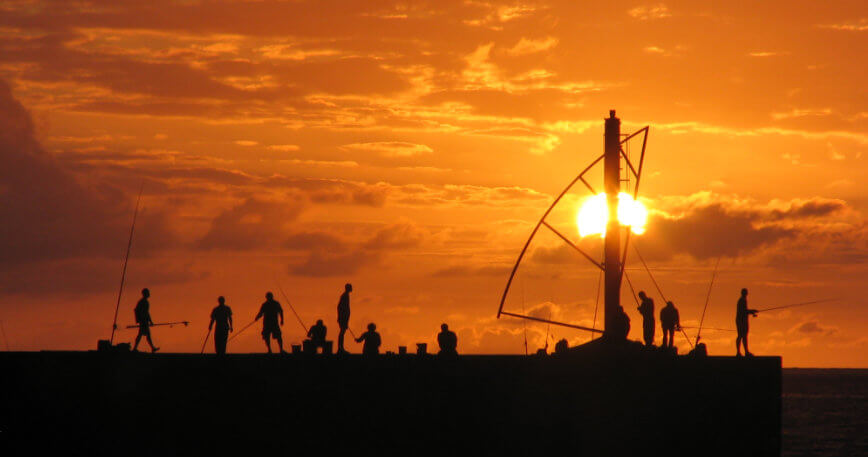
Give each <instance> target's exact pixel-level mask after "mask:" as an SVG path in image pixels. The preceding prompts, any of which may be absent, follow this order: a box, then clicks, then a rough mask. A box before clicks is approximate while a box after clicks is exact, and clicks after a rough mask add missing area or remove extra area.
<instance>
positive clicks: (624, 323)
mask: <svg viewBox="0 0 868 457" xmlns="http://www.w3.org/2000/svg"><path fill="white" fill-rule="evenodd" d="M613 324H615V328H613V329H612V335H613V336H614V337H615V339H616V340H618V341H622V340H626V339H627V335H629V334H630V316H628V315H627V313H625V312H624V307H623V306H620V305H619V306H618V309H617V311H616V313H615V319H614V320H613Z"/></svg>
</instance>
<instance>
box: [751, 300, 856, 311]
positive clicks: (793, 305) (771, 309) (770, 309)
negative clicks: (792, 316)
mask: <svg viewBox="0 0 868 457" xmlns="http://www.w3.org/2000/svg"><path fill="white" fill-rule="evenodd" d="M836 300H840V299H839V298H826V299H823V300H814V301H806V302H802V303H793V304H791V305H782V306H773V307H771V308H763V309H758V310H756V312H758V313H764V312H766V311H775V310H779V309H787V308H795V307H796V306H805V305H813V304H815V303H825V302H830V301H836Z"/></svg>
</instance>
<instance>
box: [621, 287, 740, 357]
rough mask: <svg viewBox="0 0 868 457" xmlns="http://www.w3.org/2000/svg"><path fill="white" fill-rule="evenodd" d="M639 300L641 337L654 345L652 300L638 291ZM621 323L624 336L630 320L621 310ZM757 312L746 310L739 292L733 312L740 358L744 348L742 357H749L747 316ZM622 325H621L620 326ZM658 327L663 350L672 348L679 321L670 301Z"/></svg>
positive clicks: (737, 352) (736, 347) (736, 345)
mask: <svg viewBox="0 0 868 457" xmlns="http://www.w3.org/2000/svg"><path fill="white" fill-rule="evenodd" d="M638 295H639V299H640V301H641V303H640V304H639V307H638V308H637V309H638V311H639V314H641V315H642V337H643V340H644V341H645V345H646V346H653V345H654V330H655V327H656V322H655V320H654V300H652V299H651V297H649V296H647V295H646V294H645V291H639V294H638ZM621 314H622V316H621V318H620V320H621V321H622V322H626V329H622V331H623V332H624V335H625V337H626V334H627V333H628V332H629V331H630V318H629V317H627V314H626V313H624V312H623V308H622V309H621ZM756 315H757V310H755V309H748V307H747V289H742V290H741V297H740V298H739V299H738V303H737V304H736V311H735V328H736V333H737V336H736V339H735V349H736V355H737V356H741V355H742V354H741V348H742V347H744V355H746V356H751V355H753V354H751V353H750V351H748V349H747V333H748V329H749V326H748V316H756ZM621 325H622V326H623V325H624V324H623V323H622V324H621ZM660 327H661V328H662V329H663V343H662V345H661V346H662V347H663V348H672V347H673V346H675V341H674V340H675V332H676V331H681V320H680V318H679V315H678V308H676V307H675V304H674V303H672V302H671V301H667V302H666V306H664V307H663V309H661V310H660Z"/></svg>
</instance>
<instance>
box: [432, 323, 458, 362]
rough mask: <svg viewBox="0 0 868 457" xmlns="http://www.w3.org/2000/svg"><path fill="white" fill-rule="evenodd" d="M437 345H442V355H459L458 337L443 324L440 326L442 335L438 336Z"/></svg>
mask: <svg viewBox="0 0 868 457" xmlns="http://www.w3.org/2000/svg"><path fill="white" fill-rule="evenodd" d="M437 344H439V345H440V355H458V335H456V334H455V332H453V331H452V330H449V326H448V325H446V324H443V325H441V326H440V333H439V334H437Z"/></svg>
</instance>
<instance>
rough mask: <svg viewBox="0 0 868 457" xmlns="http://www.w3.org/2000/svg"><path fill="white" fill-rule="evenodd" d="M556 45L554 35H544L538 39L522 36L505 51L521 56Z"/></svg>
mask: <svg viewBox="0 0 868 457" xmlns="http://www.w3.org/2000/svg"><path fill="white" fill-rule="evenodd" d="M557 45H558V39H557V38H555V37H551V36H549V37H545V38H541V39H538V40H533V39H529V38H522V39H521V40H519V41H518V43H516V44H515V46H513V47H511V48H509V49H507V50H506V53H507V54H509V55H512V56H523V55H527V54H534V53H537V52H542V51H547V50H549V49H552V48H554V47H555V46H557Z"/></svg>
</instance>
